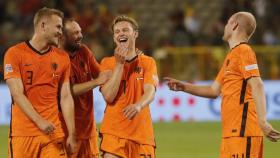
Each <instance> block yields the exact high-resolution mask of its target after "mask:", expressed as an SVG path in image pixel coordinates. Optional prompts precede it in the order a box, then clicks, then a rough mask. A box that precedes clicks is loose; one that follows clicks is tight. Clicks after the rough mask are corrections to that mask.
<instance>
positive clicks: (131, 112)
mask: <svg viewBox="0 0 280 158" xmlns="http://www.w3.org/2000/svg"><path fill="white" fill-rule="evenodd" d="M133 113H134V109H130V110H129V111H127V113H126V115H125V117H126V118H128V119H130V118H131V116H132V115H133Z"/></svg>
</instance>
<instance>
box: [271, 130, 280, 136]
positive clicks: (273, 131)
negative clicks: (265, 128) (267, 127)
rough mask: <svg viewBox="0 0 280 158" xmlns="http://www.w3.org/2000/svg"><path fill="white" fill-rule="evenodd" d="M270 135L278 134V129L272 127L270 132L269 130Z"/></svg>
mask: <svg viewBox="0 0 280 158" xmlns="http://www.w3.org/2000/svg"><path fill="white" fill-rule="evenodd" d="M269 134H270V135H275V136H277V135H280V132H279V131H276V130H275V129H272V130H271V131H270V132H269Z"/></svg>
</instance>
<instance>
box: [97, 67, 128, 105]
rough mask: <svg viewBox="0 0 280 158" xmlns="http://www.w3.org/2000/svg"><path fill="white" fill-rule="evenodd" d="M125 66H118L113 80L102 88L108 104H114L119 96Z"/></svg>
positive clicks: (112, 77)
mask: <svg viewBox="0 0 280 158" xmlns="http://www.w3.org/2000/svg"><path fill="white" fill-rule="evenodd" d="M123 69H124V65H123V64H118V63H117V64H116V67H115V69H114V70H113V74H112V76H111V78H110V79H109V80H108V81H107V82H106V83H105V84H104V85H103V87H102V88H101V93H102V95H103V97H104V98H105V100H106V101H107V102H108V103H112V102H113V101H114V99H115V97H116V96H117V94H118V91H119V87H120V84H121V79H122V74H123Z"/></svg>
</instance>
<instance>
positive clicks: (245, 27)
mask: <svg viewBox="0 0 280 158" xmlns="http://www.w3.org/2000/svg"><path fill="white" fill-rule="evenodd" d="M231 18H233V20H234V21H236V22H237V23H238V28H239V29H240V30H241V31H244V32H245V33H246V35H247V36H248V38H250V37H251V36H252V34H253V33H254V32H255V29H256V25H257V24H256V19H255V17H254V16H253V14H251V13H249V12H238V13H235V14H233V15H232V17H231Z"/></svg>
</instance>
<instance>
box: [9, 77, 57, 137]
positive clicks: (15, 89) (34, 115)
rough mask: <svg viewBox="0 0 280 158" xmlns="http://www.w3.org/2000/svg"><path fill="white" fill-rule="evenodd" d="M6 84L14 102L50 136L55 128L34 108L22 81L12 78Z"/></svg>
mask: <svg viewBox="0 0 280 158" xmlns="http://www.w3.org/2000/svg"><path fill="white" fill-rule="evenodd" d="M6 83H7V85H8V87H9V89H10V93H11V95H12V97H13V100H14V102H15V103H16V104H17V105H18V106H19V107H20V109H21V110H22V111H23V112H24V113H25V114H26V115H27V117H28V118H30V120H32V121H33V122H34V123H35V124H36V125H37V126H38V128H39V129H40V130H42V131H43V132H44V133H46V134H49V133H51V132H53V130H54V129H55V126H54V125H53V124H52V123H51V122H48V121H47V120H45V119H44V118H42V117H41V116H40V115H39V113H38V112H37V111H36V110H35V109H34V108H33V106H32V104H31V102H30V101H29V100H28V99H27V97H26V96H25V95H24V93H23V84H22V80H21V79H16V78H11V79H7V80H6Z"/></svg>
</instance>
